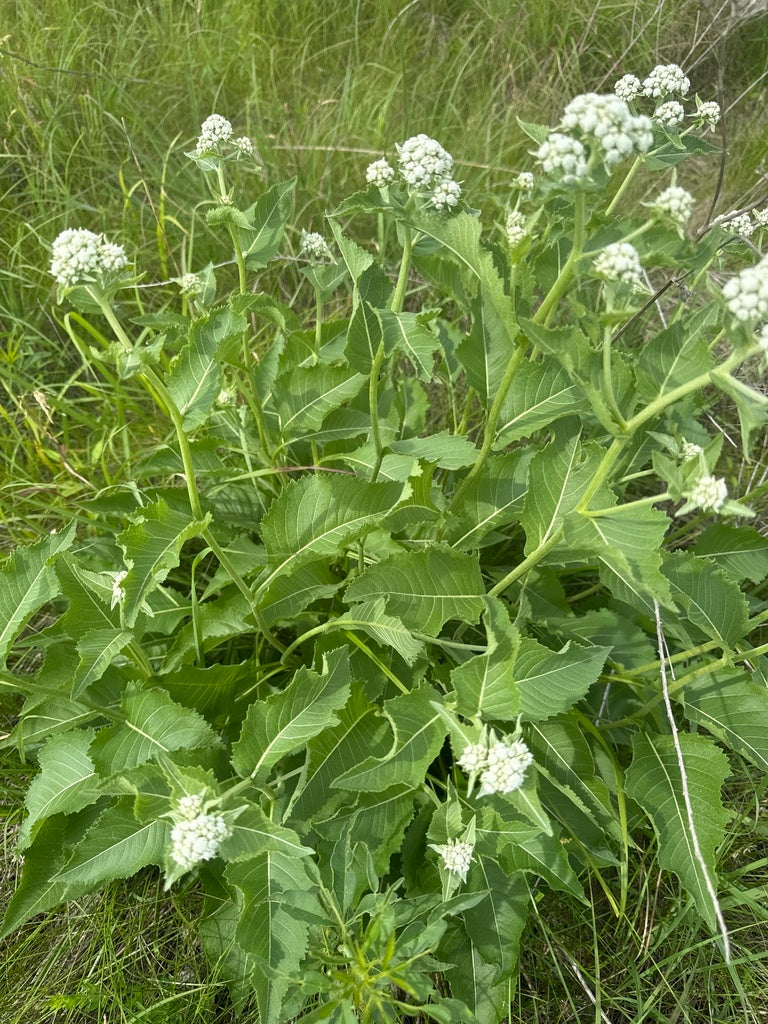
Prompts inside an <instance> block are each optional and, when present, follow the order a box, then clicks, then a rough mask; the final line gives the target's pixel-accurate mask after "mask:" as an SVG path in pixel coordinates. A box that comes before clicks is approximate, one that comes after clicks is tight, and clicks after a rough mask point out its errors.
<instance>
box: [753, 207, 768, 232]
mask: <svg viewBox="0 0 768 1024" xmlns="http://www.w3.org/2000/svg"><path fill="white" fill-rule="evenodd" d="M752 216H753V217H754V218H755V223H756V224H757V226H758V227H760V228H765V227H768V206H766V207H765V208H764V209H763V210H753V211H752Z"/></svg>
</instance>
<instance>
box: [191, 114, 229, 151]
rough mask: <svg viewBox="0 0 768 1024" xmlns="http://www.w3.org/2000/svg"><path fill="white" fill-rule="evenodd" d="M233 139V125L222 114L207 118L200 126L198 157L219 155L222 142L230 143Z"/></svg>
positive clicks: (196, 147) (196, 148) (197, 146)
mask: <svg viewBox="0 0 768 1024" xmlns="http://www.w3.org/2000/svg"><path fill="white" fill-rule="evenodd" d="M231 138H232V125H231V124H230V122H229V121H228V120H227V119H226V117H222V116H221V114H211V116H210V117H206V119H205V120H204V121H203V123H202V125H201V126H200V137H199V138H198V140H197V145H196V146H195V152H196V153H197V155H198V156H203V155H204V154H206V153H218V152H219V146H220V145H221V143H222V142H229V140H230V139H231Z"/></svg>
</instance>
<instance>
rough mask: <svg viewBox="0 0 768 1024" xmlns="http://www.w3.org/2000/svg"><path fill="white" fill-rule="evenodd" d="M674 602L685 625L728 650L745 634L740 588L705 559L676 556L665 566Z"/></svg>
mask: <svg viewBox="0 0 768 1024" xmlns="http://www.w3.org/2000/svg"><path fill="white" fill-rule="evenodd" d="M664 573H665V575H666V576H667V578H668V579H669V581H670V583H671V584H672V592H673V595H674V597H675V600H676V601H677V602H678V604H680V605H681V606H682V607H683V608H684V609H685V611H686V618H687V620H688V622H690V623H692V624H693V625H694V626H696V627H697V628H698V629H699V630H701V632H702V633H703V634H704V635H705V636H707V637H709V638H710V639H712V640H717V641H718V642H719V643H721V644H723V645H724V646H726V647H728V646H730V645H731V644H734V643H736V642H737V641H738V640H741V639H742V638H743V637H744V636H745V635H746V634H747V632H748V630H749V626H748V621H749V608H748V606H747V601H746V598H745V597H744V595H743V594H742V592H741V590H740V588H739V585H738V584H737V583H735V582H734V581H733V580H731V579H729V578H728V577H727V576H726V574H725V573H724V572H723V571H722V570H721V569H718V568H717V566H715V565H713V564H712V563H711V562H709V561H708V560H707V559H703V558H697V557H696V556H695V555H692V554H689V553H688V552H682V551H680V552H676V553H675V554H673V555H670V556H669V557H668V558H667V559H666V560H665V562H664Z"/></svg>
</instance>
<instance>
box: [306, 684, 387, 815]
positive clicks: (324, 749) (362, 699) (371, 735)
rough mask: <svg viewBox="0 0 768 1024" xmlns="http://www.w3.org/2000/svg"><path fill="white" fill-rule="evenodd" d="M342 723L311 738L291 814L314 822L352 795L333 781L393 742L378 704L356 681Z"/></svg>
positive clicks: (341, 712)
mask: <svg viewBox="0 0 768 1024" xmlns="http://www.w3.org/2000/svg"><path fill="white" fill-rule="evenodd" d="M338 720H339V721H338V724H337V725H332V726H330V727H329V728H327V729H324V730H323V731H322V732H321V733H320V734H319V735H317V736H314V737H313V738H312V739H310V740H309V741H308V742H307V762H306V765H305V768H304V771H303V773H302V776H301V780H300V782H299V784H298V786H297V788H296V792H295V794H294V797H293V800H292V803H291V818H292V820H294V821H296V822H312V821H313V820H314V819H315V818H317V817H318V816H319V815H320V814H321V813H324V812H326V811H330V810H332V809H333V808H335V807H337V806H339V805H340V804H342V803H343V802H344V801H345V800H347V799H348V796H347V795H346V794H345V793H344V792H343V791H340V790H338V789H335V790H334V789H333V788H332V787H333V783H334V782H335V781H336V779H338V778H339V777H340V776H341V775H343V774H344V772H345V771H349V770H352V769H354V768H356V767H357V765H359V764H360V763H361V762H362V761H364V760H365V758H366V757H369V756H370V755H371V752H372V751H373V752H374V753H377V754H380V755H383V754H384V753H386V751H387V750H388V748H389V746H390V743H391V736H390V734H389V730H388V729H387V724H386V721H385V720H384V718H383V717H382V715H381V709H380V708H379V707H378V705H375V704H371V703H370V702H369V701H368V699H367V698H366V696H365V692H364V690H363V687H362V685H361V684H360V683H355V684H353V685H352V693H351V696H350V699H349V701H348V702H347V704H346V705H345V707H344V708H342V709H341V710H340V711H339V712H338Z"/></svg>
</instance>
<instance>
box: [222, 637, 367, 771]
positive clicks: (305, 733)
mask: <svg viewBox="0 0 768 1024" xmlns="http://www.w3.org/2000/svg"><path fill="white" fill-rule="evenodd" d="M349 688H350V676H349V655H348V652H347V648H346V647H340V648H337V649H336V650H333V651H331V652H330V653H329V654H327V655H325V656H324V659H323V671H322V672H321V673H317V672H314V671H313V670H312V669H310V668H307V667H306V666H302V667H301V668H300V669H299V670H298V671H297V672H296V674H295V675H294V677H293V679H292V680H291V682H290V684H289V685H288V686H287V687H286V688H285V690H283V691H282V692H281V693H275V694H272V696H271V697H267V699H266V700H264V701H256V702H254V703H253V704H251V706H250V707H249V708H248V715H247V717H246V719H245V722H244V723H243V727H242V731H241V732H240V737H239V739H238V740H237V741H236V742H235V743H234V744H233V746H232V765H233V766H234V769H235V771H236V772H237V773H238V775H241V776H242V777H243V778H248V777H250V778H252V779H254V781H255V782H259V781H262V780H263V779H265V778H266V777H267V775H268V774H269V772H270V770H271V769H272V768H273V767H274V765H276V764H277V762H278V761H279V760H280V759H281V758H283V757H285V756H286V755H287V754H290V753H292V752H293V751H294V750H297V749H298V748H299V747H302V746H303V745H304V744H305V743H306V742H307V741H308V740H310V739H312V737H313V736H317V734H318V733H320V732H322V731H323V730H324V729H327V728H328V727H329V726H333V725H335V724H336V722H337V721H338V719H337V716H336V714H335V712H336V711H339V710H340V709H341V708H343V707H344V705H345V704H346V702H347V699H348V697H349Z"/></svg>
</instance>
